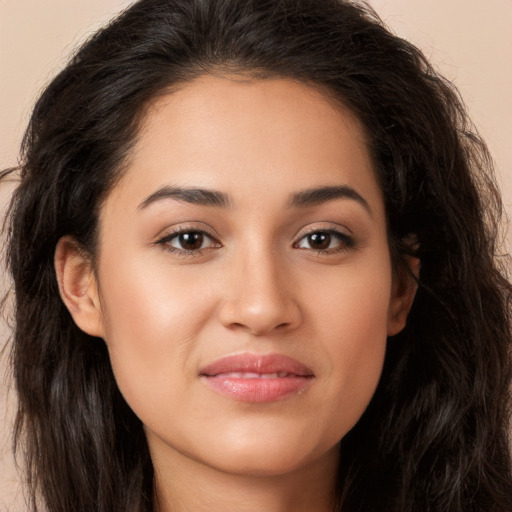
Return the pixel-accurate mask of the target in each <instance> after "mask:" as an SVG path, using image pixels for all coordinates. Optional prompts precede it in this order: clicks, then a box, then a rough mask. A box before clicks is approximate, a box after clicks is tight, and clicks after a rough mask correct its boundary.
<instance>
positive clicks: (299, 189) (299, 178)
mask: <svg viewBox="0 0 512 512" xmlns="http://www.w3.org/2000/svg"><path fill="white" fill-rule="evenodd" d="M57 266H58V267H59V264H57ZM392 276H393V273H392V268H391V263H390V254H389V247H388V242H387V233H386V218H385V212H384V202H383V197H382V193H381V190H380V189H379V186H378V185H377V182H376V179H375V174H374V170H373V167H372V161H371V159H370V156H369V153H368V150H367V147H366V143H365V137H364V133H363V130H362V128H361V126H360V124H359V123H358V121H357V120H356V119H355V118H354V117H353V116H352V115H351V114H350V113H349V112H348V111H346V110H344V109H342V108H341V107H340V106H339V105H336V104H335V103H334V102H333V101H332V100H330V99H329V98H328V97H327V96H326V95H325V94H323V93H322V92H319V91H318V90H316V89H313V88H311V87H309V86H306V85H303V84H299V83H295V82H292V81H288V80H278V79H276V80H254V81H242V80H230V79H227V78H225V79H224V78H213V77H202V78H199V79H197V80H196V81H194V82H192V83H190V84H187V85H185V86H184V87H183V88H182V89H181V90H179V91H177V92H174V93H172V94H169V95H167V96H164V97H161V98H159V99H158V101H156V102H155V103H154V104H153V105H152V106H151V108H150V109H149V112H148V113H147V117H146V119H145V122H144V124H143V126H142V129H141V132H140V136H139V138H138V141H137V143H136V145H135V148H134V150H133V152H132V154H131V156H130V158H129V162H128V167H127V170H126V174H125V175H124V176H123V178H122V180H121V181H120V182H119V183H118V184H117V185H116V186H115V188H114V189H113V190H112V192H111V193H110V195H109V196H108V198H107V200H106V202H105V204H104V206H103V208H102V211H101V216H100V237H99V253H98V257H97V262H96V268H95V272H94V282H92V283H91V285H90V286H88V287H86V288H87V291H86V295H87V296H88V297H89V299H90V304H91V307H90V310H92V311H93V313H91V311H89V317H87V318H88V320H87V319H86V320H83V318H81V317H80V314H81V313H80V308H75V311H74V316H75V320H76V321H77V323H78V324H79V325H81V326H82V328H84V330H87V331H88V332H89V333H91V334H96V335H100V336H102V337H103V338H104V340H105V342H106V344H107V346H108V350H109V354H110V357H111V362H112V367H113V371H114V374H115V378H116V380H117V382H118V385H119V388H120V390H121V392H122V393H123V395H124V397H125V399H126V401H127V402H128V404H129V405H130V406H131V407H132V409H133V411H134V412H135V413H136V414H137V416H138V417H139V418H140V419H141V421H142V422H143V424H144V426H145V429H146V433H147V438H148V443H149V446H150V449H151V452H152V455H153V457H155V458H160V459H161V460H168V461H172V460H174V459H175V458H178V457H181V458H185V459H187V460H188V461H193V462H198V463H201V464H204V465H207V466H210V467H214V468H218V469H220V470H223V471H228V472H238V473H250V474H258V475H275V474H282V473H286V472H289V471H293V470H295V469H297V468H300V467H301V466H304V465H307V464H314V463H316V461H322V460H323V461H325V460H326V459H329V460H335V459H336V457H337V445H338V443H339V441H340V439H341V438H342V437H343V436H344V435H345V434H346V433H347V432H348V431H349V430H350V429H351V428H352V427H353V425H354V424H355V423H356V422H357V421H358V419H359V418H360V416H361V414H362V413H363V411H364V410H365V408H366V406H367V404H368V402H369V401H370V398H371V396H372V394H373V393H374V390H375V388H376V385H377V382H378V380H379V377H380V374H381V369H382V364H383V358H384V353H385V347H386V342H387V336H388V335H390V334H394V333H396V332H397V331H398V330H400V329H401V328H402V327H403V324H404V322H405V315H406V313H407V310H408V306H409V305H410V304H409V303H410V301H411V300H412V298H411V293H410V292H409V291H408V289H407V287H404V286H401V285H400V284H399V283H396V282H395V281H394V280H393V277H392ZM61 281H62V280H61ZM64 281H65V279H64ZM63 286H64V287H65V284H64V285H62V283H61V290H62V287H63ZM64 295H65V293H64ZM70 309H72V308H70ZM94 311H95V312H96V314H97V317H94ZM91 318H92V320H91ZM94 318H95V319H94Z"/></svg>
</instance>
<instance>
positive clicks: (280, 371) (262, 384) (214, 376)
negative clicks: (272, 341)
mask: <svg viewBox="0 0 512 512" xmlns="http://www.w3.org/2000/svg"><path fill="white" fill-rule="evenodd" d="M200 375H201V378H202V379H203V380H204V381H205V382H206V383H207V384H208V385H209V386H210V387H211V388H212V389H213V390H214V391H217V392H219V393H220V394H222V395H225V396H228V397H230V398H232V399H234V400H240V401H244V402H273V401H275V400H280V399H282V398H285V397H287V396H290V395H293V394H300V393H302V391H304V390H305V388H306V387H307V386H308V384H309V383H310V382H311V380H312V379H313V377H314V374H313V372H312V371H311V370H310V369H309V368H308V367H307V366H305V365H303V364H302V363H300V362H299V361H297V360H296V359H293V358H291V357H288V356H285V355H282V354H267V355H258V354H238V355H234V356H228V357H224V358H222V359H218V360H217V361H214V362H213V363H212V364H209V365H208V366H206V367H204V368H203V369H202V370H201V371H200Z"/></svg>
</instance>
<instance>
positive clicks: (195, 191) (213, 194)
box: [139, 186, 229, 210]
mask: <svg viewBox="0 0 512 512" xmlns="http://www.w3.org/2000/svg"><path fill="white" fill-rule="evenodd" d="M162 199H175V200H176V201H182V202H185V203H190V204H198V205H201V206H217V207H220V208H226V207H227V206H229V198H228V196H227V195H226V194H223V193H222V192H217V191H215V190H206V189H202V188H182V187H170V186H165V187H162V188H160V189H158V190H157V191H156V192H153V193H152V194H151V195H149V196H148V197H146V199H144V201H142V203H140V205H139V210H143V209H145V208H147V207H148V206H149V205H150V204H153V203H155V202H157V201H161V200H162Z"/></svg>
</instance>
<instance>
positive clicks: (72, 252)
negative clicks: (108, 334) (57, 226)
mask: <svg viewBox="0 0 512 512" xmlns="http://www.w3.org/2000/svg"><path fill="white" fill-rule="evenodd" d="M54 264H55V272H56V274H57V281H58V284H59V292H60V296H61V298H62V300H63V302H64V304H65V305H66V307H67V308H68V310H69V312H70V313H71V316H72V317H73V320H74V321H75V323H76V325H77V326H78V327H79V328H80V329H81V330H82V331H84V332H85V333H87V334H89V335H91V336H97V337H100V338H102V337H104V328H103V317H102V314H101V307H100V301H99V293H98V286H97V282H96V277H95V275H94V271H93V268H92V264H91V261H90V258H89V257H88V255H87V254H86V253H85V251H84V250H83V249H82V248H81V247H80V245H79V244H78V242H77V241H76V240H74V239H73V238H71V237H68V236H65V237H63V238H61V239H60V240H59V241H58V243H57V247H56V249H55V259H54Z"/></svg>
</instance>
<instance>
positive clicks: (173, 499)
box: [153, 447, 338, 512]
mask: <svg viewBox="0 0 512 512" xmlns="http://www.w3.org/2000/svg"><path fill="white" fill-rule="evenodd" d="M153 461H154V465H155V512H185V511H192V510H193V511H196V510H208V511H209V512H221V511H222V512H235V511H236V512H261V511H262V510H264V511H265V512H333V511H334V508H335V487H336V474H337V465H338V449H337V447H336V448H334V449H333V451H332V453H328V454H326V455H325V457H323V458H322V460H316V461H313V462H311V463H310V464H308V465H305V466H302V467H301V468H300V469H296V470H293V471H290V472H289V473H287V474H284V475H270V476H269V475H251V474H243V473H242V474H233V473H226V472H224V471H219V470H218V469H216V468H212V467H209V466H206V465H204V464H202V463H201V462H199V461H195V460H191V459H189V458H188V457H186V456H185V455H183V454H176V453H174V454H173V456H172V457H169V458H168V457H166V458H165V459H164V460H162V458H157V459H156V460H155V459H153Z"/></svg>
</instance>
